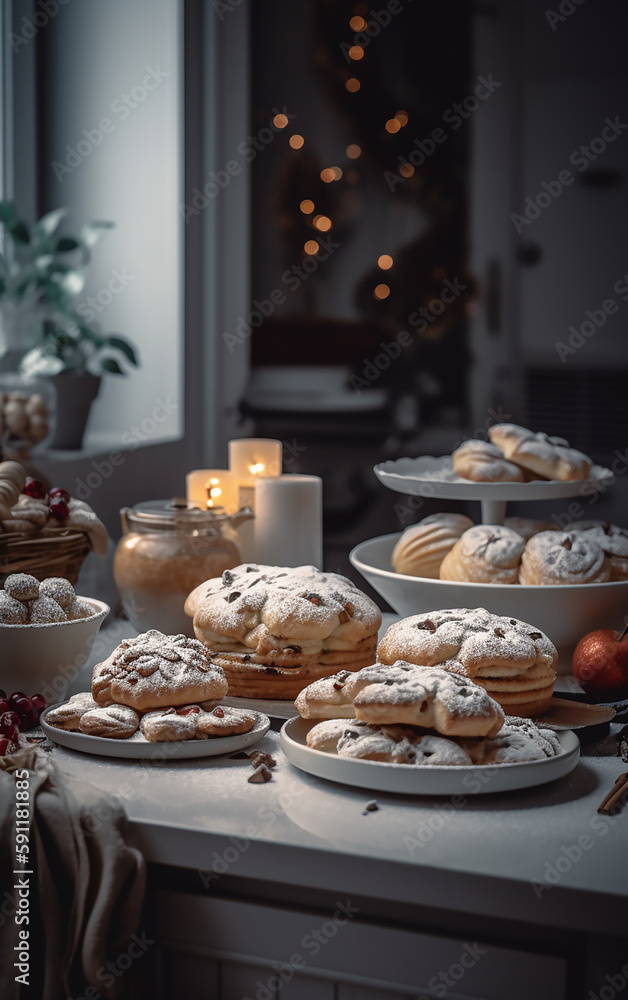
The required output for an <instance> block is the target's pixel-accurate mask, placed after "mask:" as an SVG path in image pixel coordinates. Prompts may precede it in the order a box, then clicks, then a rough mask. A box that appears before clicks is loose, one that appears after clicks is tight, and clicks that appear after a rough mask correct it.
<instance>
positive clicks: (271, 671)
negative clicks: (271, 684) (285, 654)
mask: <svg viewBox="0 0 628 1000" xmlns="http://www.w3.org/2000/svg"><path fill="white" fill-rule="evenodd" d="M266 673H267V674H278V673H279V671H278V670H277V667H275V666H273V665H272V664H271V665H270V667H266Z"/></svg>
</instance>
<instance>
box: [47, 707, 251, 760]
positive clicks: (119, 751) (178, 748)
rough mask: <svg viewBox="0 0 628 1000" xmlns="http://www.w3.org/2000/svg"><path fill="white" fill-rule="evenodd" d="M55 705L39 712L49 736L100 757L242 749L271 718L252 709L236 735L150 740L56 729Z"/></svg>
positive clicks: (172, 755) (208, 754) (178, 757)
mask: <svg viewBox="0 0 628 1000" xmlns="http://www.w3.org/2000/svg"><path fill="white" fill-rule="evenodd" d="M54 707H55V706H54V705H50V707H49V708H47V709H46V710H45V712H43V713H42V715H41V718H40V720H39V724H40V726H41V728H42V729H43V731H44V733H45V734H46V736H47V737H48V739H50V740H52V741H53V742H54V743H58V744H59V746H62V747H67V748H68V749H69V750H79V751H80V752H81V753H94V754H97V755H98V756H99V757H126V758H129V757H132V758H134V759H135V760H150V758H151V757H157V758H159V760H160V761H163V759H164V757H165V758H168V759H169V760H184V759H186V758H189V757H217V756H218V755H219V754H225V753H233V752H234V750H243V749H244V748H245V747H250V746H252V745H253V744H254V743H257V742H258V741H259V740H261V738H262V736H265V734H266V733H267V732H268V730H269V729H270V719H269V718H268V716H267V715H262V713H261V712H255V715H256V716H257V721H256V723H255V725H254V726H253V728H252V729H249V731H248V733H240V735H239V736H214V737H211V736H210V737H209V739H207V740H176V741H173V742H171V743H149V742H148V740H146V739H145V738H144V737H143V736H142V734H141V733H140V731H139V730H138V731H137V732H136V733H134V734H133V736H130V737H129V739H128V740H112V739H108V738H107V737H105V736H88V734H87V733H71V732H68V731H67V730H65V729H56V728H55V727H54V726H49V725H48V723H47V722H46V715H47V714H48V712H49V711H50V709H51V708H54Z"/></svg>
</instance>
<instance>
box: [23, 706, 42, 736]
mask: <svg viewBox="0 0 628 1000" xmlns="http://www.w3.org/2000/svg"><path fill="white" fill-rule="evenodd" d="M38 723H39V716H38V715H37V712H33V711H32V709H31V711H30V712H27V713H26V714H25V715H23V716H22V722H21V724H20V729H21V730H22V732H23V733H25V732H26V731H27V730H28V729H34V728H35V726H36V725H37V724H38Z"/></svg>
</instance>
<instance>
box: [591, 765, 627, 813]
mask: <svg viewBox="0 0 628 1000" xmlns="http://www.w3.org/2000/svg"><path fill="white" fill-rule="evenodd" d="M625 796H628V771H624V772H623V773H622V774H619V775H618V776H617V778H616V779H615V784H614V785H613V787H612V788H611V790H610V792H609V793H608V795H607V796H606V798H605V799H604V801H603V802H602V804H601V805H600V806H598V810H597V811H598V812H599V813H602V815H608V814H609V813H611V812H612V811H613V809H614V808H615V806H616V805H617V804H618V803H619V802H620V801H621V799H623V798H624V797H625Z"/></svg>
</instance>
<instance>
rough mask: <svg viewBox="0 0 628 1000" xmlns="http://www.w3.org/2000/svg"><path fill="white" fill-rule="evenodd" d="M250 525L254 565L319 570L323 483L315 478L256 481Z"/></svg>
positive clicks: (320, 562)
mask: <svg viewBox="0 0 628 1000" xmlns="http://www.w3.org/2000/svg"><path fill="white" fill-rule="evenodd" d="M254 524H255V559H256V561H257V562H258V563H262V564H264V565H269V566H316V567H318V569H322V568H323V481H322V479H320V478H319V477H318V476H299V475H285V476H277V477H273V478H260V479H258V481H257V483H256V485H255V521H254Z"/></svg>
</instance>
